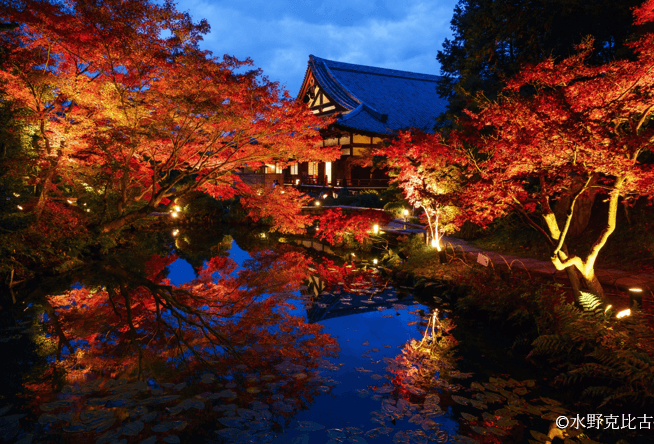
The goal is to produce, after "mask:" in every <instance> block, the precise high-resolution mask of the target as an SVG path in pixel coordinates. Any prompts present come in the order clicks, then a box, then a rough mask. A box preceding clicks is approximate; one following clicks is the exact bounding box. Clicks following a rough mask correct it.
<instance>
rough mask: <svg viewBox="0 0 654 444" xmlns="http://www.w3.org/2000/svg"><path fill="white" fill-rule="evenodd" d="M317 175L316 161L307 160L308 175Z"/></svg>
mask: <svg viewBox="0 0 654 444" xmlns="http://www.w3.org/2000/svg"><path fill="white" fill-rule="evenodd" d="M317 175H318V162H309V176H317Z"/></svg>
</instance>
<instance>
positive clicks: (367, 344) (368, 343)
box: [361, 341, 370, 347]
mask: <svg viewBox="0 0 654 444" xmlns="http://www.w3.org/2000/svg"><path fill="white" fill-rule="evenodd" d="M361 345H365V346H366V347H367V346H369V345H370V342H368V341H365V342H364V343H363V344H361Z"/></svg>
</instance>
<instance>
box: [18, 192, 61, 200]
mask: <svg viewBox="0 0 654 444" xmlns="http://www.w3.org/2000/svg"><path fill="white" fill-rule="evenodd" d="M14 196H16V197H20V194H18V193H14ZM69 202H70V201H69Z"/></svg>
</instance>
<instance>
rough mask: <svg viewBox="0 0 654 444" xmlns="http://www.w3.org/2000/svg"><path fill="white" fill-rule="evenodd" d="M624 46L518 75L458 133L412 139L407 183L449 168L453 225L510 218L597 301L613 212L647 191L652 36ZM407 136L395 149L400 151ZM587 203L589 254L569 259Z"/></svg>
mask: <svg viewBox="0 0 654 444" xmlns="http://www.w3.org/2000/svg"><path fill="white" fill-rule="evenodd" d="M653 7H654V3H652V2H649V1H648V2H646V3H645V4H644V5H643V6H641V7H640V8H639V9H637V10H636V11H635V17H636V23H637V24H643V23H645V22H646V21H648V20H649V19H650V18H651V16H652V8H653ZM630 45H631V48H632V49H633V51H634V53H635V57H634V58H633V59H631V60H620V61H614V62H611V63H607V64H604V65H599V66H597V65H591V64H588V63H586V60H587V59H588V57H589V56H590V54H591V51H592V47H593V46H592V41H590V40H589V41H587V42H585V43H583V44H581V45H580V46H579V47H578V48H577V53H576V54H575V55H574V56H571V57H569V58H567V59H564V60H562V61H560V62H556V61H555V60H553V59H548V60H545V61H543V62H541V63H539V64H537V65H534V66H526V67H524V68H523V69H522V70H521V72H520V73H519V74H518V75H517V76H516V77H514V78H513V79H512V80H510V81H509V82H508V86H507V88H506V89H505V90H504V91H503V94H502V95H501V96H500V98H498V99H497V100H496V101H489V100H483V98H479V101H478V104H479V105H480V110H479V111H478V112H471V111H468V112H467V118H465V119H461V121H460V122H459V123H460V124H461V129H460V130H457V131H453V132H451V133H450V134H448V137H447V138H443V137H441V136H440V135H431V136H424V137H423V138H421V139H419V140H417V141H411V143H412V144H413V145H412V147H410V149H413V148H415V149H416V150H417V151H418V152H417V153H414V154H415V155H413V156H412V157H413V158H415V162H416V164H418V167H416V168H414V170H413V171H415V173H416V177H415V178H414V179H412V180H413V181H430V180H431V181H436V182H437V181H438V176H437V175H436V173H435V172H434V171H436V170H437V167H438V166H439V164H440V165H443V166H444V168H445V170H447V169H449V168H454V169H456V170H457V171H458V174H460V176H461V182H460V183H461V186H460V188H459V189H458V190H456V192H454V193H447V195H446V196H445V198H446V199H447V200H448V201H449V202H452V203H455V204H456V205H457V206H458V207H459V208H460V210H461V212H460V214H459V218H458V221H459V224H461V223H463V221H465V220H469V221H472V222H475V223H477V224H479V225H482V226H486V225H488V224H489V223H490V222H492V221H494V220H496V219H497V218H499V217H501V216H503V215H506V214H508V213H509V212H512V211H517V212H519V213H521V214H522V215H523V218H524V220H525V221H527V222H528V223H530V224H531V225H532V227H534V228H535V229H537V230H538V231H539V232H540V233H541V234H542V235H543V238H544V239H546V241H547V242H548V243H549V245H550V246H551V251H552V254H551V257H552V263H553V264H554V265H555V266H556V268H557V269H559V270H566V271H567V272H568V275H569V276H570V278H571V280H572V281H574V280H575V279H577V278H576V276H577V272H578V273H579V274H580V275H581V278H582V281H583V283H584V284H585V285H586V287H587V288H588V289H590V290H591V291H592V292H594V293H595V294H598V295H602V294H603V290H602V287H601V285H600V284H599V281H598V280H597V277H596V276H595V273H594V265H595V261H596V259H597V256H598V254H599V251H600V250H601V248H602V247H603V246H604V245H605V243H606V241H607V239H608V237H609V236H610V235H611V233H612V232H613V231H614V229H615V225H616V217H617V211H618V205H619V203H621V202H622V203H625V204H628V203H629V202H630V201H633V200H634V199H635V198H637V197H639V196H648V197H650V196H652V192H653V191H654V187H653V184H654V171H653V169H652V167H651V165H650V162H649V161H648V160H647V159H648V157H647V156H648V155H649V153H650V152H651V139H652V136H653V134H654V133H653V131H654V127H653V126H652V123H651V122H652V119H651V116H652V114H651V112H652V109H653V106H652V105H651V97H652V95H653V94H654V76H653V75H652V70H651V67H652V65H653V64H654V35H652V34H650V33H644V34H642V36H641V37H640V38H639V39H637V40H635V41H634V42H633V43H631V44H630ZM407 137H408V136H405V137H404V138H402V139H400V141H399V142H398V143H397V144H396V148H397V149H405V148H406V146H407V143H406V138H407ZM409 152H410V151H409ZM410 160H411V159H410ZM423 162H425V163H426V165H433V169H430V168H425V165H423ZM403 166H404V164H403ZM440 171H441V172H442V171H443V169H441V170H440ZM439 174H440V173H439ZM401 186H403V188H404V189H405V192H406V193H409V194H410V193H411V192H412V190H413V189H414V184H413V182H412V181H406V182H405V184H401ZM595 195H600V196H602V197H603V199H606V200H607V202H608V208H606V209H605V215H604V219H603V222H602V225H603V226H604V229H603V230H602V231H601V232H600V233H599V234H598V235H597V237H596V239H595V240H594V241H593V243H592V246H591V248H590V249H589V251H588V253H587V254H579V255H577V254H575V253H573V252H572V251H569V250H568V244H569V243H570V242H571V235H570V232H571V231H572V228H571V227H572V226H573V225H575V224H577V223H579V220H580V219H584V218H585V219H586V221H587V218H588V216H589V214H590V213H589V212H590V207H591V206H592V202H593V199H594V196H595ZM442 198H443V196H434V197H432V198H431V200H432V201H433V202H434V203H438V202H439V200H441V199H442ZM557 207H558V208H557ZM584 213H585V214H584ZM581 226H583V225H581ZM575 270H576V271H575ZM573 285H575V284H574V282H573ZM576 288H577V289H578V288H579V286H578V284H577V285H576Z"/></svg>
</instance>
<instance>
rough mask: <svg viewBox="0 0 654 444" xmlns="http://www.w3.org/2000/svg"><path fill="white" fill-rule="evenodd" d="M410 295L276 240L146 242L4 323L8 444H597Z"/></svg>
mask: <svg viewBox="0 0 654 444" xmlns="http://www.w3.org/2000/svg"><path fill="white" fill-rule="evenodd" d="M304 243H305V244H306V241H305V242H304ZM321 250H327V251H329V252H330V253H334V254H335V252H334V251H331V250H330V249H325V248H321ZM349 257H350V258H351V253H350V256H349ZM368 259H372V257H369V258H368ZM412 290H413V289H412V288H410V287H403V286H401V285H398V284H397V283H395V282H393V281H392V280H391V278H390V277H389V276H387V274H386V273H384V272H383V270H380V269H378V268H377V267H376V266H375V265H374V264H373V263H372V262H371V261H370V260H365V258H364V259H359V258H358V256H357V261H355V262H354V263H351V262H350V263H348V262H345V261H343V260H341V259H339V258H338V257H337V256H335V255H327V254H326V253H325V251H322V252H318V251H316V250H315V249H307V248H305V247H303V246H302V242H294V241H293V240H292V239H285V238H280V237H274V236H270V235H268V236H266V235H265V233H246V234H243V233H241V234H236V233H231V234H227V233H225V232H215V233H206V232H195V233H194V232H190V231H189V232H185V233H180V231H179V230H176V232H173V233H169V232H165V233H164V232H150V233H140V234H138V235H137V236H135V238H134V239H133V244H132V245H131V248H129V249H128V250H127V251H125V252H123V253H122V254H121V255H120V256H114V257H107V258H102V259H101V260H98V261H97V262H95V263H93V264H89V266H88V267H85V268H84V269H78V270H75V271H72V272H69V273H65V274H62V275H60V276H58V277H57V278H51V279H44V280H42V281H40V282H38V283H37V284H35V283H32V284H31V285H25V286H23V287H18V289H17V290H16V291H17V293H18V294H15V295H14V296H15V297H17V301H18V304H17V305H18V306H19V307H20V308H18V309H17V308H16V307H15V306H14V307H13V308H12V309H11V310H7V309H4V310H2V312H1V313H0V314H1V315H2V317H1V320H2V333H1V336H0V347H2V348H3V356H4V357H5V358H4V359H3V361H4V363H3V366H2V378H3V381H4V384H3V386H2V391H1V393H0V396H1V398H0V439H2V440H3V441H4V442H12V443H20V444H29V443H50V442H52V443H54V442H62V443H68V442H75V443H78V444H81V443H86V442H89V443H97V444H105V443H107V444H109V443H124V444H127V443H146V444H153V443H157V442H167V443H176V442H208V443H248V442H252V443H298V444H300V443H301V444H308V443H318V444H324V443H328V444H336V443H387V442H388V443H390V442H392V443H427V442H441V443H445V442H461V443H469V442H470V443H473V442H496V443H500V442H501V443H504V442H506V443H520V442H536V443H538V442H549V441H551V439H552V438H553V437H555V436H558V437H559V438H561V439H563V438H567V439H568V441H566V442H583V443H586V442H587V443H591V442H596V441H592V440H590V438H589V437H591V436H592V437H594V438H595V439H597V437H598V433H595V434H593V433H592V432H589V431H585V430H584V429H576V430H575V429H574V428H569V430H568V431H567V432H565V433H561V432H560V431H557V428H556V427H553V426H552V425H553V424H554V421H555V420H556V419H557V418H558V417H560V416H563V415H566V416H574V414H579V413H582V412H574V411H570V410H568V409H567V408H566V407H564V406H563V405H562V403H561V401H560V399H559V400H557V398H560V397H559V396H557V394H556V393H552V392H547V391H545V389H544V388H543V387H540V385H541V384H540V383H539V382H538V381H537V379H536V378H537V377H532V375H533V374H534V373H535V372H536V369H535V368H533V367H532V365H531V364H528V363H526V362H525V361H524V360H523V359H518V358H515V359H514V358H511V357H509V356H507V354H506V349H505V348H503V347H504V345H503V344H501V343H499V342H498V341H496V340H495V338H494V337H493V335H492V332H488V331H484V330H483V329H482V328H480V327H479V326H478V325H475V323H474V322H466V321H465V320H454V321H453V319H452V313H451V311H450V306H449V304H448V302H447V300H445V299H441V298H439V297H434V298H428V299H427V300H424V301H422V302H420V301H419V300H417V299H416V297H415V296H414V295H413V294H412ZM441 296H443V297H444V295H442V294H441ZM5 300H6V299H5ZM457 323H458V324H460V325H459V326H458V327H457V326H456V324H457ZM457 338H458V341H457ZM462 341H463V342H465V343H463V344H459V345H457V342H462ZM462 358H464V359H462ZM584 431H585V432H586V433H582V432H584ZM557 433H558V435H557ZM602 436H607V435H606V433H605V435H602ZM608 437H609V440H610V439H613V438H614V436H613V435H609V436H608ZM557 439H558V438H557ZM529 440H531V441H529ZM607 442H609V441H607ZM633 442H637V441H633ZM642 442H647V441H642Z"/></svg>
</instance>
